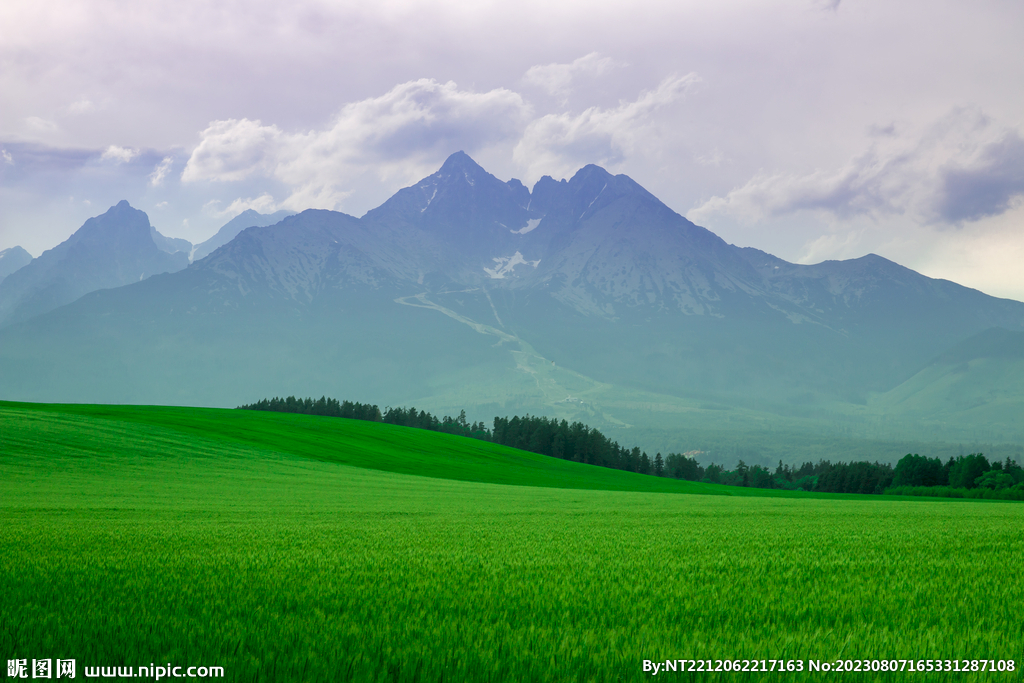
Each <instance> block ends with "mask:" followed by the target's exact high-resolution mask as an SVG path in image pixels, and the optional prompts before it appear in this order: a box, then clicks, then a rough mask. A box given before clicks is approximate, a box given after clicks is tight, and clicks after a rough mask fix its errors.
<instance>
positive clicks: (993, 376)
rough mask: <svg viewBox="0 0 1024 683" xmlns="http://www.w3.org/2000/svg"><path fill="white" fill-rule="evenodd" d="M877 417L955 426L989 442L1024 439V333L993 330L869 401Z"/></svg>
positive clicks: (947, 352) (944, 354) (937, 359)
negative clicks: (876, 412)
mask: <svg viewBox="0 0 1024 683" xmlns="http://www.w3.org/2000/svg"><path fill="white" fill-rule="evenodd" d="M870 405H871V407H872V408H874V409H875V410H877V411H878V412H879V413H881V414H882V415H886V416H896V417H901V418H903V419H914V420H920V421H926V422H928V423H932V424H935V425H937V426H940V427H942V428H945V429H952V428H959V429H960V430H961V431H966V430H971V431H973V432H976V433H982V434H985V435H987V437H988V438H990V439H993V440H1006V439H1011V438H1017V439H1019V438H1022V437H1024V333H1022V332H1011V331H1009V330H1004V329H1002V328H998V327H994V328H991V329H988V330H985V331H984V332H981V333H980V334H977V335H975V336H973V337H971V338H970V339H967V340H965V341H963V342H961V343H960V344H957V345H956V346H954V347H953V348H951V349H949V350H948V351H946V352H945V353H942V354H941V355H939V356H938V357H936V358H935V359H933V360H932V361H931V362H930V363H928V365H927V366H925V367H924V368H923V369H922V370H921V371H920V372H918V373H916V374H915V375H914V376H913V377H911V378H910V379H908V380H907V381H906V382H903V383H902V384H900V385H899V386H897V387H895V388H893V389H892V390H890V391H888V392H886V393H884V394H882V395H880V396H878V397H875V398H874V399H873V400H872V402H871V404H870Z"/></svg>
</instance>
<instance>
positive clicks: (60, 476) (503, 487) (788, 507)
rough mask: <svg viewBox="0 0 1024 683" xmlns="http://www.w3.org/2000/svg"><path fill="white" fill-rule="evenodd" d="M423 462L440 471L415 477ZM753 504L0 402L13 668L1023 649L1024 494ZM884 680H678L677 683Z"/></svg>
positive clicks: (203, 413) (479, 664) (161, 416)
mask: <svg viewBox="0 0 1024 683" xmlns="http://www.w3.org/2000/svg"><path fill="white" fill-rule="evenodd" d="M417 474H425V475H428V476H416V475H417ZM693 493H717V494H722V493H735V494H739V493H747V494H749V493H756V491H753V490H750V489H726V488H725V487H709V486H704V485H700V484H692V483H686V482H675V481H668V480H664V479H656V478H653V477H644V476H640V475H632V474H629V473H624V472H617V471H612V470H603V469H600V468H593V467H588V466H585V465H578V464H576V463H570V462H563V461H559V460H554V459H550V458H545V457H543V456H537V455H533V454H529V453H523V452H520V451H514V450H511V449H505V448H501V447H497V446H493V445H491V444H486V443H481V442H475V441H470V440H464V439H459V438H457V437H450V436H447V435H444V434H437V433H433V432H425V431H418V430H408V429H404V428H397V427H391V426H388V425H379V424H371V423H360V422H351V421H347V420H339V419H333V418H315V417H306V416H300V415H281V414H268V413H252V412H248V411H216V410H202V409H186V408H143V407H114V406H40V405H27V404H11V403H0V558H2V559H0V653H6V657H7V658H8V659H12V658H24V659H28V660H29V661H31V659H34V658H74V659H76V661H77V663H78V666H79V667H80V670H79V673H78V677H79V678H81V677H82V675H83V674H82V671H81V667H83V666H93V665H95V666H114V665H134V666H138V665H148V664H150V663H153V662H155V663H157V664H159V663H171V664H172V665H180V666H188V665H198V666H222V667H224V669H225V671H226V676H225V680H233V681H249V680H280V681H299V680H308V681H327V680H357V681H442V680H443V681H461V680H468V681H527V680H552V681H591V680H592V681H621V680H641V679H644V678H649V677H650V674H649V673H647V674H645V673H644V672H643V671H642V669H641V663H642V661H643V660H645V659H649V660H655V661H658V660H661V661H664V660H666V659H712V660H717V659H729V660H735V659H758V660H770V659H786V660H809V659H821V660H826V661H832V660H835V659H837V658H842V659H851V660H852V659H880V658H886V659H914V660H918V659H925V658H930V659H951V658H959V659H965V658H966V659H986V660H991V659H994V660H1008V659H1013V660H1015V669H1016V670H1015V671H1014V672H1013V673H994V674H982V673H969V674H962V673H961V674H954V673H950V674H941V675H940V674H922V673H915V674H910V673H906V674H901V675H900V676H907V677H909V678H911V679H913V680H952V679H955V678H957V677H964V678H968V679H969V680H1000V681H1015V680H1020V678H1021V675H1022V672H1021V664H1022V661H1021V660H1022V657H1024V630H1022V624H1024V618H1022V616H1021V605H1022V604H1024V582H1021V581H1020V579H1019V572H1020V567H1021V566H1024V506H1022V505H1020V504H1015V503H997V502H969V501H968V502H958V501H925V500H920V499H918V500H912V501H906V500H895V499H882V498H880V497H857V496H846V497H844V498H838V497H830V496H817V497H812V496H809V495H803V496H801V495H795V496H794V495H791V496H790V497H762V496H756V495H688V494H693ZM772 676H779V677H780V678H783V679H784V680H819V679H827V678H830V677H833V678H834V677H839V678H842V679H843V680H876V679H877V680H894V677H893V675H892V674H883V673H877V674H835V673H832V674H823V673H822V674H818V673H815V674H811V673H807V672H804V673H803V674H794V673H786V674H735V673H729V674H718V675H716V674H711V675H709V674H692V675H691V674H682V673H671V672H669V673H667V674H666V673H662V674H659V675H658V677H657V678H665V677H667V678H668V679H669V680H760V679H762V678H771V677H772Z"/></svg>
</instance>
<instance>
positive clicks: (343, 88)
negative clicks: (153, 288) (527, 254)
mask: <svg viewBox="0 0 1024 683" xmlns="http://www.w3.org/2000/svg"><path fill="white" fill-rule="evenodd" d="M1022 35H1024V3H1021V2H1019V0H1008V1H1006V2H985V1H980V2H974V3H964V2H952V1H946V0H930V1H928V2H924V1H919V0H901V1H900V2H892V1H891V0H791V1H788V2H774V3H772V2H763V1H759V2H746V1H738V0H737V1H732V0H724V1H723V0H719V1H717V2H706V1H702V2H682V1H680V0H673V1H671V2H651V1H649V2H643V1H640V2H637V1H633V2H628V3H627V2H601V1H599V0H588V1H587V2H559V1H558V0H543V1H542V2H538V1H534V0H522V1H520V2H516V3H509V2H487V1H481V0H472V1H465V2H455V1H451V2H408V1H405V0H385V1H383V2H376V3H372V6H371V3H366V2H359V3H356V2H329V1H326V0H293V1H292V2H287V3H285V2H280V1H279V0H272V1H270V0H244V1H243V0H238V1H237V2H232V1H225V2H205V1H204V2H198V1H195V0H175V1H174V2H160V1H155V2H144V3H126V2H122V1H121V0H51V2H48V3H39V2H35V1H32V2H26V1H23V0H4V2H3V3H0V153H2V158H0V249H3V248H7V247H11V246H14V245H19V244H20V245H22V246H24V247H25V248H26V249H28V250H29V251H30V252H31V253H32V254H33V255H35V256H38V255H39V254H40V253H41V252H42V251H43V250H45V249H49V248H51V247H53V246H55V245H56V244H57V243H59V242H60V241H62V240H64V239H66V238H67V237H68V236H69V235H70V234H71V233H72V232H74V231H75V230H76V229H77V228H78V227H79V226H80V225H81V224H82V223H83V222H84V221H85V219H87V218H89V217H90V216H94V215H97V214H100V213H102V212H103V211H105V210H106V209H107V208H108V207H109V206H111V205H112V204H114V203H116V202H117V201H119V200H121V199H127V200H128V201H129V202H130V203H131V204H132V205H133V206H135V207H137V208H140V209H142V210H144V211H146V212H147V213H148V214H149V216H150V220H151V221H152V223H153V224H154V225H155V226H156V227H157V228H158V229H159V230H161V232H163V233H164V234H167V235H170V236H173V237H184V238H186V239H188V240H190V241H193V242H199V241H202V240H204V239H206V238H208V237H209V236H210V235H212V234H213V233H214V232H215V231H216V229H217V228H218V227H219V226H220V225H222V224H223V223H225V222H226V221H227V220H228V219H230V218H231V217H232V216H234V215H235V214H237V213H239V212H240V211H242V210H244V209H245V208H255V209H257V210H259V211H263V212H269V211H272V210H276V209H281V208H285V209H291V210H296V211H297V210H301V209H305V208H310V207H316V208H331V209H337V210H340V211H345V212H347V213H351V214H354V215H357V216H358V215H362V214H363V213H364V212H365V211H366V210H368V209H370V208H372V207H374V206H376V205H378V204H380V203H381V202H382V201H383V200H385V199H386V198H387V197H388V196H390V195H391V194H392V193H394V192H395V191H396V190H398V189H399V188H401V187H404V186H407V185H410V184H412V183H414V182H416V181H417V180H419V179H420V178H422V177H423V176H425V175H428V174H430V173H432V172H433V171H435V170H436V169H437V167H438V166H440V164H441V163H442V162H443V161H444V159H445V158H446V157H447V156H448V155H449V154H450V153H452V152H454V151H457V150H460V149H461V150H465V151H466V152H467V153H469V154H470V155H471V156H473V157H474V158H475V159H476V160H477V161H478V162H479V163H480V164H481V165H483V166H484V168H486V169H487V170H489V171H490V172H492V173H494V174H495V175H497V176H498V177H499V178H502V179H508V178H512V177H516V178H519V179H521V180H523V181H524V182H525V183H527V185H532V183H533V182H535V181H536V180H537V179H538V178H540V177H541V176H542V175H551V176H554V177H555V178H562V177H570V176H571V175H572V174H573V173H574V172H575V171H576V170H577V169H578V168H580V167H581V166H583V165H585V164H588V163H596V164H599V165H601V166H604V167H605V168H607V169H608V170H609V171H612V172H613V173H625V174H627V175H629V176H631V177H632V178H634V179H635V180H637V181H638V182H639V183H640V184H642V185H644V186H645V187H647V188H648V189H649V190H651V191H652V192H653V193H654V194H655V195H657V196H658V197H660V198H661V199H662V200H663V201H664V202H665V203H666V204H668V205H669V206H670V207H672V208H673V209H675V210H676V211H678V212H679V213H681V214H683V215H685V216H687V217H688V218H690V219H691V220H693V221H694V222H696V223H697V224H699V225H703V226H705V227H707V228H709V229H711V230H713V231H715V232H716V233H718V234H719V235H721V236H722V237H723V238H724V239H726V240H727V241H729V242H732V243H734V244H737V245H741V246H754V247H757V248H760V249H763V250H765V251H768V252H771V253H774V254H776V255H778V256H781V257H782V258H785V259H788V260H791V261H797V262H802V263H815V262H818V261H822V260H825V259H834V258H853V257H858V256H862V255H864V254H867V253H871V252H874V253H877V254H881V255H882V256H885V257H887V258H890V259H893V260H895V261H897V262H899V263H902V264H904V265H907V266H910V267H912V268H915V269H917V270H919V271H921V272H923V273H925V274H927V275H930V276H933V277H943V278H948V279H951V280H954V281H957V282H960V283H962V284H966V285H968V286H972V287H976V288H978V289H981V290H983V291H985V292H988V293H990V294H995V295H999V296H1007V297H1012V298H1016V299H1022V300H1024V267H1022V266H1021V264H1022V263H1024V87H1022V84H1024V49H1022V48H1021V47H1020V43H1021V36H1022Z"/></svg>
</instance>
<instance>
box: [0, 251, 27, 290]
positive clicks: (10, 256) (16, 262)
mask: <svg viewBox="0 0 1024 683" xmlns="http://www.w3.org/2000/svg"><path fill="white" fill-rule="evenodd" d="M31 260H32V254H30V253H28V252H27V251H25V250H24V249H22V248H21V247H11V248H10V249H3V250H0V282H3V281H4V278H5V277H7V276H8V275H10V274H11V273H13V272H14V271H16V270H20V269H21V268H24V267H25V266H27V265H28V263H29V261H31Z"/></svg>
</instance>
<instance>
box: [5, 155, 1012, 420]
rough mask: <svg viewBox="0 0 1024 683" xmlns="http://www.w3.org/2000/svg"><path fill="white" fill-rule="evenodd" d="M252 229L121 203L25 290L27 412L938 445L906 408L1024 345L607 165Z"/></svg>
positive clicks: (480, 181) (961, 302) (897, 276)
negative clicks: (740, 419)
mask: <svg viewBox="0 0 1024 683" xmlns="http://www.w3.org/2000/svg"><path fill="white" fill-rule="evenodd" d="M253 213H255V212H253ZM239 219H241V220H240V221H238V219H236V221H237V223H236V221H232V223H229V224H228V225H227V226H225V227H224V229H222V231H221V232H220V233H218V235H217V236H215V238H214V239H211V240H210V242H208V243H206V245H207V246H208V247H209V248H208V249H206V250H203V249H200V247H202V246H203V245H199V247H195V248H192V249H191V250H190V251H189V252H188V253H186V250H183V249H176V244H175V243H171V242H170V241H169V240H170V238H164V241H161V240H159V239H158V238H157V237H155V235H154V233H155V234H156V235H159V233H156V231H155V230H154V229H153V228H152V227H151V226H150V225H149V222H148V219H146V217H145V214H143V213H142V212H140V211H136V210H135V209H132V208H131V207H130V206H128V204H127V203H126V202H121V203H120V204H118V205H117V206H116V207H114V208H112V209H111V210H110V211H108V212H107V213H106V214H104V215H103V216H100V217H97V218H94V219H90V221H87V222H86V224H85V225H84V226H83V227H82V229H81V230H79V231H78V232H77V233H75V235H74V236H72V238H70V239H69V240H68V241H67V242H65V243H63V244H62V245H60V246H59V247H56V248H54V249H53V250H50V251H49V252H46V253H45V254H43V255H42V256H40V257H39V258H38V259H35V260H34V261H32V262H31V263H29V264H28V265H26V266H24V267H23V268H21V269H20V270H18V271H16V272H14V273H13V274H11V275H9V276H8V277H7V278H6V279H5V280H4V281H3V282H0V321H2V322H0V324H2V325H3V329H0V378H2V379H0V395H2V398H7V399H25V400H47V401H91V402H105V401H107V402H144V403H187V404H198V405H222V406H233V405H238V404H241V403H247V402H250V401H252V400H256V399H258V398H263V397H265V396H269V395H272V394H311V395H317V396H319V395H321V394H327V395H332V396H337V397H341V398H349V399H352V400H360V401H372V402H377V403H380V404H381V405H386V404H391V405H399V404H404V405H409V404H411V403H415V404H416V405H418V406H420V407H426V408H430V409H433V410H444V409H449V408H456V409H457V408H458V407H465V408H466V409H467V411H468V412H473V413H474V414H476V415H478V416H479V417H480V418H483V419H489V417H490V416H492V415H494V414H499V413H501V414H505V413H509V414H511V413H512V412H515V411H533V412H536V413H541V414H552V415H556V416H559V417H563V416H564V417H568V418H580V419H584V421H588V422H590V423H591V424H600V425H606V426H608V427H609V428H621V429H625V428H626V427H627V426H629V425H632V426H641V427H643V426H658V427H659V428H678V429H684V428H686V426H687V425H689V424H692V423H693V421H694V420H698V421H699V420H702V419H704V418H705V417H707V416H708V415H712V416H713V417H714V418H715V419H716V420H719V422H721V420H722V419H724V418H722V417H721V416H722V415H723V412H722V411H723V409H724V410H728V409H735V410H737V411H739V410H743V411H747V410H758V411H762V413H763V414H766V415H797V416H799V415H819V414H826V413H827V414H830V415H839V416H840V418H837V419H839V421H840V422H841V421H842V420H846V419H862V420H867V419H869V417H870V415H874V416H875V417H877V416H878V415H879V414H881V413H879V412H878V411H883V410H888V411H890V412H891V411H897V412H898V411H899V410H904V409H906V411H907V414H908V415H909V414H910V413H914V415H915V416H914V417H913V419H914V420H916V421H917V422H915V424H923V423H922V422H921V421H922V420H926V419H930V418H929V416H935V415H939V414H944V415H946V418H944V419H948V420H952V421H954V422H955V420H956V419H957V418H956V415H957V414H958V413H957V412H956V409H953V408H951V411H952V412H949V413H948V414H945V413H942V411H938V412H936V410H934V409H930V410H929V411H925V412H926V413H927V415H925V414H923V413H921V410H918V409H917V408H911V407H909V406H910V404H911V403H913V401H911V402H910V403H907V401H908V400H910V399H909V398H907V399H906V400H903V401H902V402H900V401H899V400H897V398H895V397H896V396H897V393H898V391H900V390H901V389H900V387H903V389H902V391H904V392H909V393H907V396H908V397H909V396H910V395H911V394H915V395H924V394H922V393H921V392H922V391H924V389H923V388H919V389H918V390H916V391H911V390H910V389H908V387H909V386H910V385H909V384H907V383H908V382H910V383H911V384H912V383H913V382H914V381H918V382H926V380H927V377H932V376H933V375H934V374H935V373H936V372H937V371H936V370H935V369H934V368H935V367H937V366H936V363H939V364H940V365H941V364H942V363H944V362H945V361H941V360H940V359H941V358H945V357H947V356H948V354H951V353H952V354H955V353H957V351H956V349H959V348H961V345H963V344H967V345H968V346H970V345H971V344H972V343H973V342H971V339H972V338H974V337H977V336H978V335H982V337H984V335H989V336H991V335H997V336H998V335H1000V334H1003V335H1010V336H1009V337H1005V339H1008V340H1010V341H1005V340H1004V341H1003V342H1001V343H1003V344H1007V345H1009V346H1010V347H1011V348H1020V344H1021V341H1020V339H1021V336H1014V335H1015V334H1016V335H1024V303H1021V302H1017V301H1012V300H1007V299H998V298H995V297H991V296H987V295H985V294H983V293H981V292H978V291H976V290H972V289H969V288H966V287H962V286H960V285H957V284H955V283H952V282H949V281H945V280H936V279H932V278H928V277H925V276H923V275H921V274H919V273H916V272H914V271H912V270H910V269H907V268H904V267H902V266H900V265H898V264H896V263H893V262H891V261H888V260H886V259H884V258H882V257H879V256H875V255H867V256H864V257H862V258H859V259H854V260H849V261H826V262H824V263H819V264H816V265H799V264H793V263H788V262H786V261H784V260H782V259H779V258H777V257H774V256H772V255H770V254H767V253H765V252H763V251H759V250H757V249H752V248H741V247H737V246H734V245H730V244H728V243H726V242H725V241H724V240H722V239H721V238H719V237H718V236H717V235H715V234H714V233H712V232H710V231H708V230H706V229H704V228H701V227H699V226H697V225H694V224H693V223H691V222H690V221H688V220H687V219H686V218H684V217H683V216H681V215H679V214H678V213H676V212H674V211H672V210H671V209H670V208H669V207H667V206H666V205H665V204H663V203H662V202H661V201H659V200H658V199H657V198H656V197H654V196H653V195H652V194H650V193H649V192H647V191H646V190H645V189H644V188H642V187H641V186H640V185H638V184H637V183H636V182H634V181H633V180H632V179H630V178H629V177H627V176H624V175H612V174H610V173H608V172H607V171H605V170H604V169H602V168H600V167H598V166H593V165H590V166H586V167H584V168H582V169H580V170H579V171H578V172H577V173H576V174H575V175H574V176H573V177H572V178H571V179H568V180H558V181H556V180H554V179H553V178H550V177H547V176H546V177H544V178H542V179H541V180H540V181H538V182H537V183H536V184H535V185H534V187H533V188H532V189H530V188H527V187H525V186H524V185H523V184H522V183H520V182H519V181H517V180H514V179H513V180H510V181H508V182H504V181H501V180H499V179H498V178H496V177H494V176H493V175H491V174H489V173H487V172H486V171H485V170H484V169H483V168H481V167H480V166H479V165H477V164H476V163H475V162H474V161H473V160H472V159H471V158H470V157H469V156H467V155H466V154H464V153H461V152H460V153H456V154H453V155H452V156H451V157H449V158H448V160H447V161H446V162H445V163H444V164H443V166H442V167H441V168H440V169H439V170H438V171H437V172H436V173H434V174H432V175H430V176H428V177H427V178H424V179H423V180H422V181H420V182H419V183H417V184H415V185H413V186H411V187H407V188H404V189H402V190H400V191H399V192H397V193H396V194H395V195H394V196H393V197H391V198H390V199H388V200H387V201H386V202H384V204H382V205H381V206H379V207H377V208H375V209H373V210H371V211H369V212H368V213H367V214H365V215H364V216H362V217H360V218H356V217H353V216H349V215H346V214H343V213H339V212H334V211H323V210H308V211H304V212H302V213H300V214H296V215H290V216H286V217H283V219H281V216H279V215H274V216H270V217H261V216H259V214H256V215H249V216H246V217H245V218H243V217H242V216H240V217H239ZM279 219H280V220H279ZM243 223H249V224H250V225H251V226H252V227H247V228H246V229H244V230H242V229H241V228H242V227H243V225H242V224H243ZM229 226H231V227H230V228H229ZM222 233H223V234H222ZM142 237H146V238H147V239H148V244H145V245H144V244H143V242H144V241H145V240H143V239H142ZM161 237H162V236H161ZM150 246H152V249H150ZM177 246H181V245H177ZM171 249H176V250H175V251H173V252H172V253H168V251H170V250H171ZM128 252H130V253H131V254H133V256H131V258H128V257H123V258H122V257H120V256H119V257H117V258H114V257H112V255H113V254H122V255H123V254H125V253H128ZM189 253H191V255H192V256H193V260H192V262H191V263H189V262H188V255H189ZM74 258H78V259H79V260H78V261H75V260H74ZM72 263H88V264H90V266H89V267H88V268H86V267H85V266H84V265H77V266H73V267H72V266H71V265H69V264H72ZM140 276H141V280H142V281H139V279H140ZM129 283H131V284H129ZM90 290H92V291H91V293H86V292H87V291H90ZM65 304H66V305H65ZM993 330H995V331H993ZM1000 339H1004V338H1003V337H1000ZM979 343H980V342H979ZM1015 345H1016V346H1015ZM982 346H984V344H982ZM943 354H947V356H943ZM1004 356H1005V357H1002V356H1001V357H1000V358H1001V360H998V361H997V362H999V363H1015V362H1018V361H1017V360H1015V359H1017V356H1014V355H1013V354H1012V353H1011V354H1009V356H1006V354H1004ZM947 365H948V363H947ZM976 365H977V364H976ZM922 373H924V374H922ZM927 373H932V375H928V374H927ZM933 380H934V381H937V379H934V378H933ZM951 386H952V385H951ZM994 391H997V393H998V392H1002V393H1001V395H1002V394H1006V395H1007V396H1009V397H1010V398H1008V399H1006V400H1008V401H1009V402H1010V404H1013V405H1018V404H1019V396H1017V398H1013V396H1016V393H1015V391H1016V389H1014V388H1013V387H1010V386H1008V385H1006V384H1005V383H1004V384H1002V385H999V386H998V387H996V388H995V389H994ZM893 392H897V393H893ZM924 393H925V394H928V393H929V392H927V391H925V392H924ZM886 397H889V398H886ZM1000 400H1002V399H1000ZM886 401H888V403H887V402H886ZM1014 401H1018V403H1014ZM947 403H948V404H949V405H950V406H953V403H949V402H948V401H947ZM944 405H945V404H944ZM885 406H888V407H885ZM901 406H902V407H901ZM871 411H876V412H875V413H872V412H871ZM914 411H917V412H916V413H915V412H914ZM734 414H739V413H734ZM869 414H870V415H869ZM858 415H859V416H860V417H857V416H858ZM815 419H818V418H815ZM908 419H909V418H908ZM999 420H1002V418H999ZM997 422H998V420H997ZM1004 422H1005V420H1003V422H999V426H1000V427H1001V428H1002V427H1005V430H1004V431H1006V432H1007V433H1009V434H1016V433H1018V432H1019V431H1020V430H1021V426H1020V425H1016V426H1015V425H1014V424H1003V423H1004ZM1011 422H1012V421H1011ZM722 424H723V425H725V426H723V429H728V426H727V424H725V423H724V422H722ZM816 424H817V423H816ZM1015 430H1017V431H1015ZM1007 438H1010V437H1007ZM1012 438H1017V437H1012Z"/></svg>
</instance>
